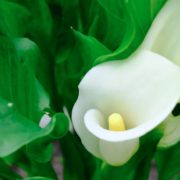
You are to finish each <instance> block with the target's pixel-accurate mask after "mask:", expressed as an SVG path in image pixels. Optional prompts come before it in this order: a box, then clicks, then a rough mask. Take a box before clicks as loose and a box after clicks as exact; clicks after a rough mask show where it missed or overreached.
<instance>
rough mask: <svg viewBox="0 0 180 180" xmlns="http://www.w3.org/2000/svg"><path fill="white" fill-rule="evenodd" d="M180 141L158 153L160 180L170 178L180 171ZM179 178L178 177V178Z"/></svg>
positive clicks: (157, 161) (157, 162)
mask: <svg viewBox="0 0 180 180" xmlns="http://www.w3.org/2000/svg"><path fill="white" fill-rule="evenodd" d="M179 157H180V143H178V144H176V145H175V146H172V147H170V148H164V149H163V148H161V149H159V150H158V151H157V153H156V164H157V168H158V175H159V176H158V178H159V180H169V179H173V178H174V177H176V178H177V175H178V174H179V172H180V160H179ZM177 179H178V178H177Z"/></svg>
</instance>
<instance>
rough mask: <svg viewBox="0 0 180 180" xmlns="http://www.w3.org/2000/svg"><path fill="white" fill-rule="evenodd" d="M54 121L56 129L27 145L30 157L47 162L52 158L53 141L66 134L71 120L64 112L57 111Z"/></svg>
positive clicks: (40, 161)
mask: <svg viewBox="0 0 180 180" xmlns="http://www.w3.org/2000/svg"><path fill="white" fill-rule="evenodd" d="M53 121H54V129H53V130H52V132H51V133H50V134H49V135H48V136H46V137H43V138H39V139H37V140H35V141H33V142H31V143H29V144H28V145H27V146H26V151H27V154H28V156H29V157H30V159H32V160H34V161H36V162H38V163H45V162H48V161H50V160H51V158H52V154H53V144H52V142H53V141H54V140H57V139H60V138H62V137H63V136H65V135H66V134H67V132H68V130H69V120H68V119H67V117H66V116H65V115H64V114H63V113H55V114H54V116H53ZM37 149H38V151H37Z"/></svg>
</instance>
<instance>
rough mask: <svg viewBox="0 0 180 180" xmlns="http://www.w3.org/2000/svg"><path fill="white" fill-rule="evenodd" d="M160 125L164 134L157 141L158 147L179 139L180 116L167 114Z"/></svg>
mask: <svg viewBox="0 0 180 180" xmlns="http://www.w3.org/2000/svg"><path fill="white" fill-rule="evenodd" d="M161 126H162V127H163V131H164V136H163V137H162V139H161V140H160V142H159V145H158V146H159V147H169V146H172V145H174V144H176V143H178V142H179V141H180V116H173V115H171V116H169V117H168V119H167V120H166V121H164V122H163V124H162V125H161Z"/></svg>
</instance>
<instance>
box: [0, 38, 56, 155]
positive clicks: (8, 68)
mask: <svg viewBox="0 0 180 180" xmlns="http://www.w3.org/2000/svg"><path fill="white" fill-rule="evenodd" d="M0 41H1V44H0V87H1V89H0V101H1V104H0V106H1V108H0V142H1V143H0V144H1V148H0V156H1V157H2V156H7V155H8V154H10V153H12V152H14V151H15V150H17V149H18V148H20V147H22V146H23V145H25V144H27V143H29V142H30V141H33V140H35V139H36V138H39V137H42V136H45V135H47V134H48V133H50V132H51V130H52V129H53V123H52V124H51V125H50V126H48V127H47V128H45V129H41V128H40V127H39V126H38V123H39V120H40V118H41V116H42V114H43V113H44V112H43V110H44V109H45V108H48V107H49V97H48V95H47V94H46V92H45V91H44V89H43V87H42V86H41V85H40V83H39V82H38V81H37V79H36V78H35V75H34V73H33V71H32V69H31V68H30V67H29V68H28V66H26V65H24V64H23V63H22V62H21V61H20V60H19V59H18V57H17V54H16V51H15V47H14V45H13V43H12V42H11V41H10V40H9V39H8V38H6V37H0ZM4 134H7V136H6V138H4Z"/></svg>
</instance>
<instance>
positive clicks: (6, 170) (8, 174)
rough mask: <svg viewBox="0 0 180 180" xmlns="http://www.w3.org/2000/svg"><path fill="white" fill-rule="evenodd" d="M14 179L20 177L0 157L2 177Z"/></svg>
mask: <svg viewBox="0 0 180 180" xmlns="http://www.w3.org/2000/svg"><path fill="white" fill-rule="evenodd" d="M1 178H3V179H8V180H14V179H18V178H20V176H19V175H18V174H16V173H15V172H13V170H12V168H11V167H10V166H8V165H7V164H6V163H5V162H3V160H1V159H0V179H1Z"/></svg>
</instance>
